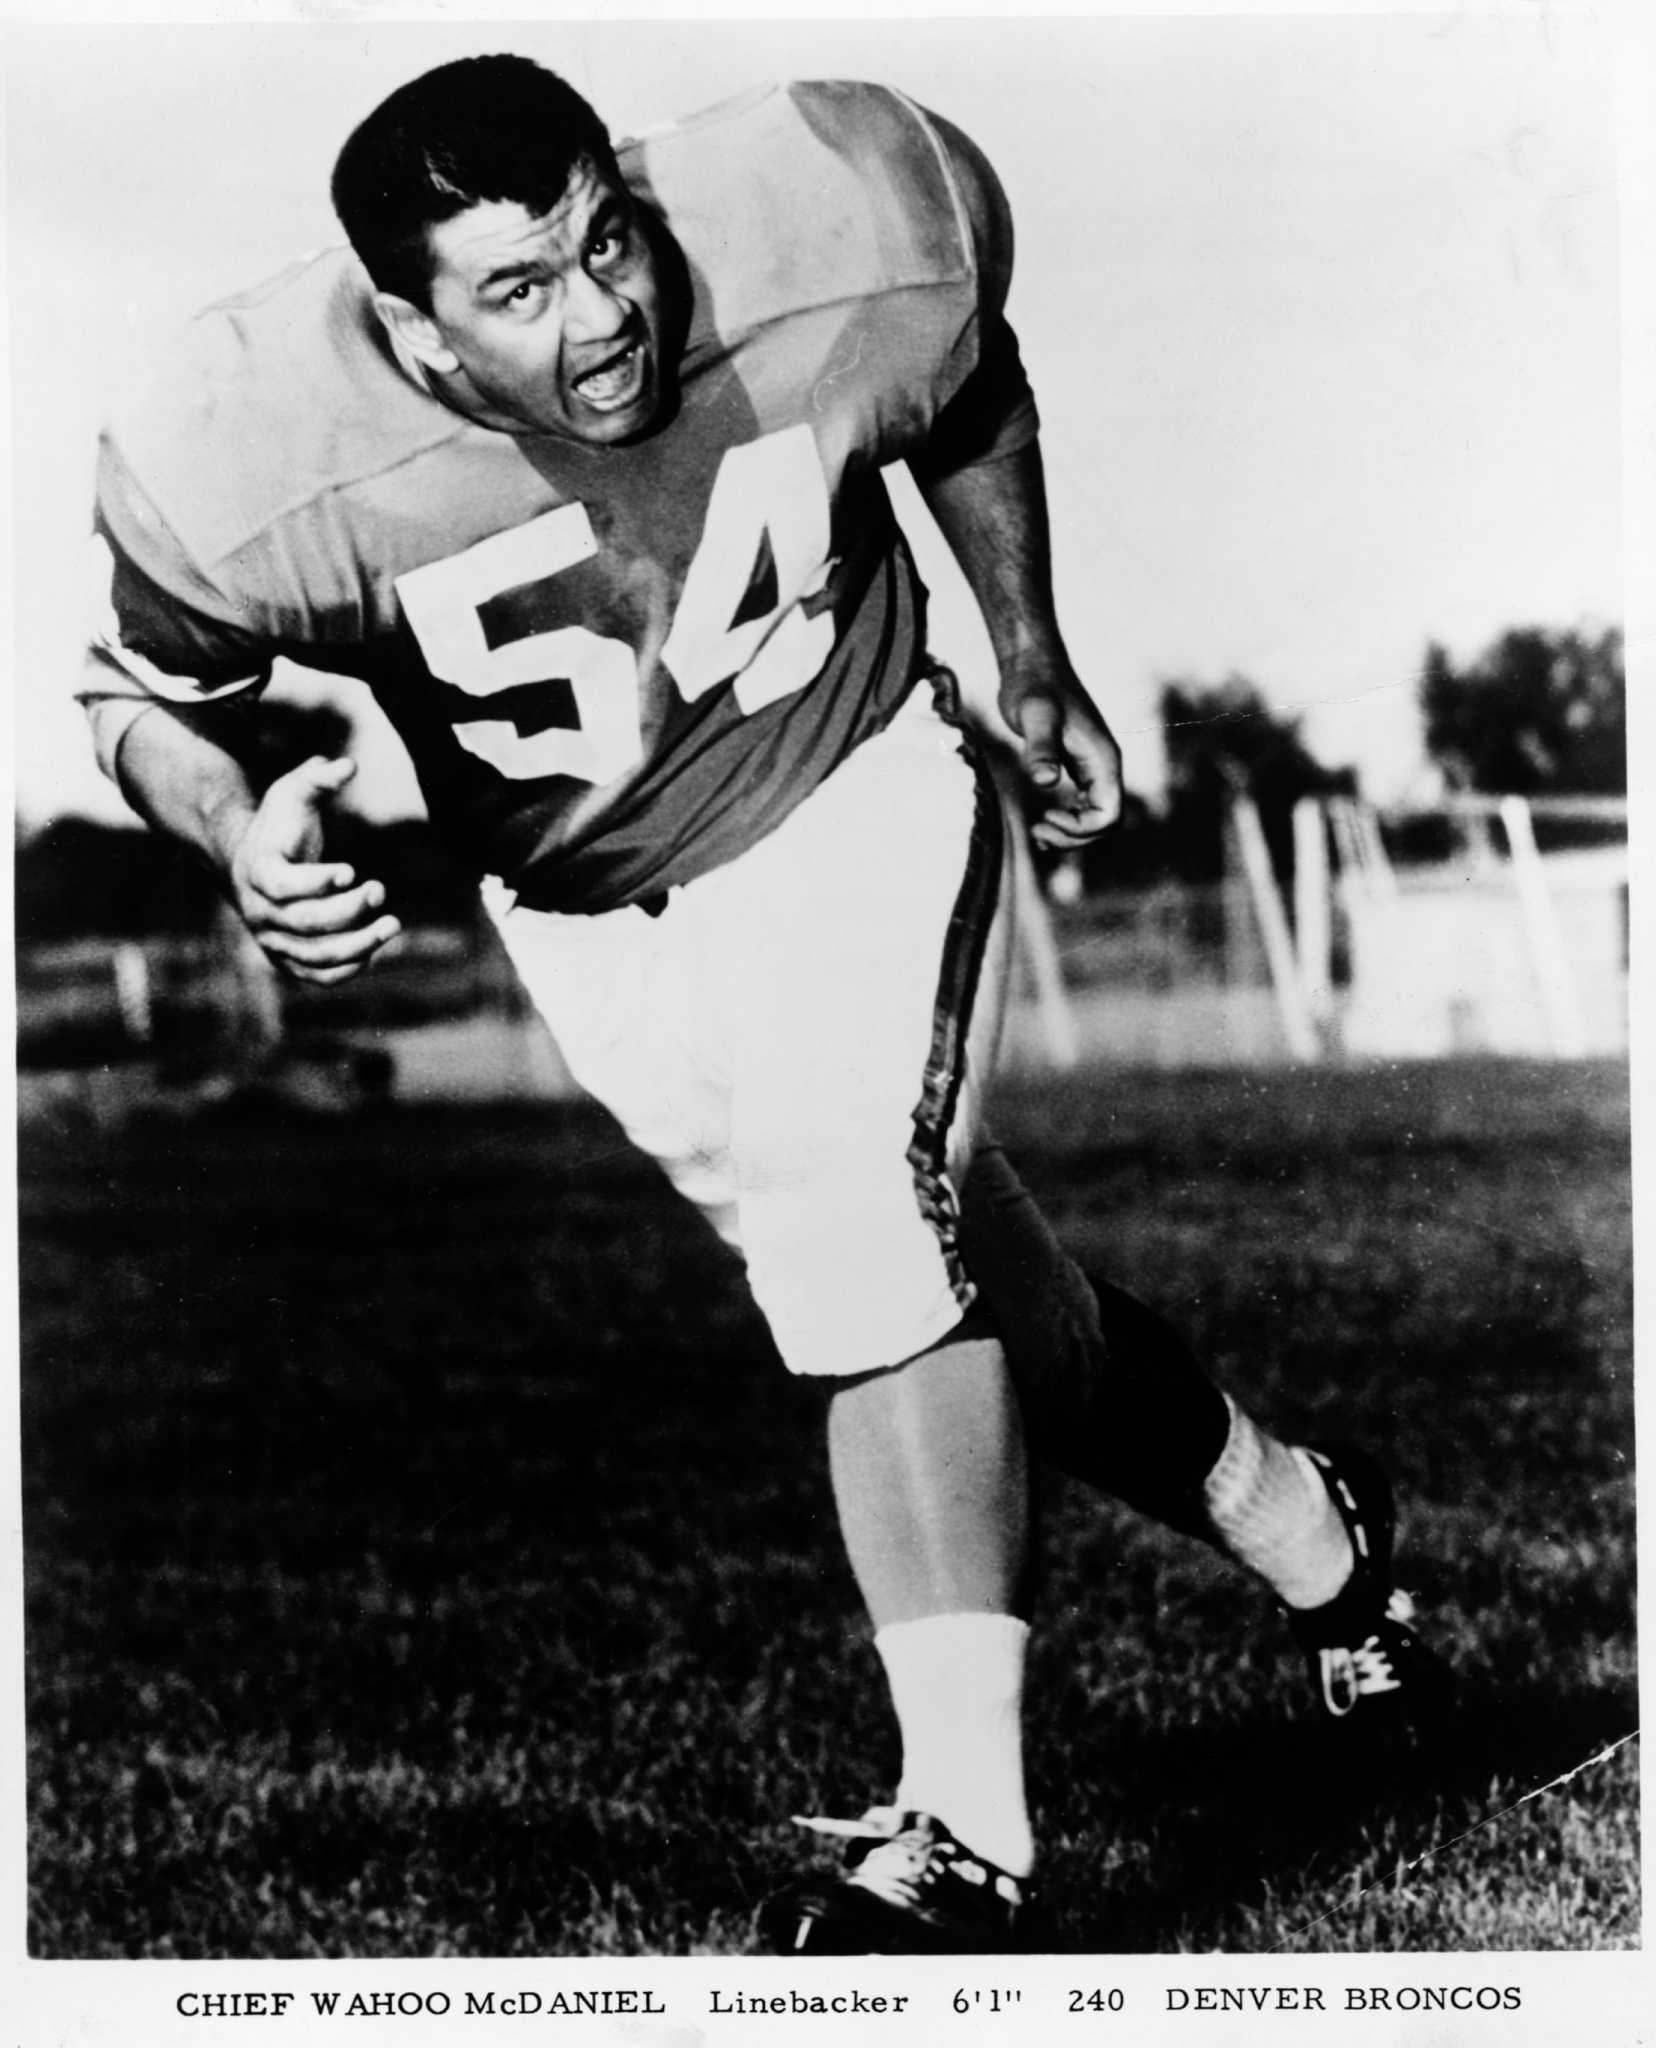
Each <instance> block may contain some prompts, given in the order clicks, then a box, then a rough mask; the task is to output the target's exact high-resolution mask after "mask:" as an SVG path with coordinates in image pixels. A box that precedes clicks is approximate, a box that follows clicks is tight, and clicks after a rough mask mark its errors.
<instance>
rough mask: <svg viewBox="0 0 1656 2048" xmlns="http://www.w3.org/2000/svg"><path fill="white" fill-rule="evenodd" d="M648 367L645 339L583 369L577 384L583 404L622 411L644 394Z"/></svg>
mask: <svg viewBox="0 0 1656 2048" xmlns="http://www.w3.org/2000/svg"><path fill="white" fill-rule="evenodd" d="M646 367H647V358H646V356H645V351H644V344H643V342H642V341H641V340H640V341H631V342H628V344H627V346H626V347H625V348H624V349H622V350H621V352H620V354H619V355H613V356H610V357H609V358H608V359H607V360H606V361H605V362H602V363H600V364H598V366H597V367H596V368H595V369H591V370H583V371H582V372H581V374H580V376H578V377H577V378H575V380H574V384H573V388H574V391H575V394H576V396H577V397H578V398H579V399H580V400H581V402H582V404H583V405H589V406H591V407H592V409H593V410H594V411H595V412H620V411H622V410H623V409H624V408H625V407H627V406H629V405H631V404H632V403H633V402H634V401H635V400H636V399H637V398H639V397H640V396H641V395H642V393H643V390H644V375H645V370H646Z"/></svg>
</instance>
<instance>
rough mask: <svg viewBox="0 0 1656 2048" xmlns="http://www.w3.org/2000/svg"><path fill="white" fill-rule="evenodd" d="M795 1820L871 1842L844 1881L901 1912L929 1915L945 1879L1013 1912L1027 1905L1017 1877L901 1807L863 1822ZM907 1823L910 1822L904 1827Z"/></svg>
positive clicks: (877, 1810)
mask: <svg viewBox="0 0 1656 2048" xmlns="http://www.w3.org/2000/svg"><path fill="white" fill-rule="evenodd" d="M794 1820H795V1821H796V1822H797V1823H798V1825H799V1826H800V1827H804V1828H810V1829H812V1830H813V1831H814V1832H815V1833H817V1834H819V1835H837V1836H840V1837H841V1838H842V1839H844V1840H847V1841H851V1842H863V1843H867V1844H869V1847H868V1848H867V1849H866V1850H865V1851H864V1853H863V1854H862V1855H861V1856H860V1858H859V1859H858V1861H857V1863H856V1865H855V1867H854V1868H853V1869H852V1870H850V1871H848V1872H847V1873H846V1877H845V1880H844V1881H845V1883H846V1884H848V1885H854V1886H856V1887H857V1888H858V1889H859V1890H861V1891H865V1892H868V1893H870V1894H871V1895H872V1896H873V1897H874V1898H877V1899H879V1900H881V1901H882V1902H883V1903H884V1904H886V1905H888V1906H895V1907H896V1908H897V1909H898V1911H899V1912H908V1913H918V1914H920V1915H922V1916H929V1907H928V1899H929V1898H930V1895H931V1894H932V1893H934V1892H935V1891H936V1890H937V1888H938V1886H939V1884H940V1883H941V1882H942V1880H943V1879H944V1877H945V1876H952V1877H956V1878H959V1879H961V1880H962V1881H963V1882H964V1883H966V1884H969V1885H972V1886H974V1887H976V1888H978V1889H980V1890H985V1889H987V1890H993V1892H994V1893H995V1895H996V1896H997V1897H998V1898H1000V1899H1001V1900H1003V1901H1004V1902H1005V1903H1006V1904H1007V1905H1009V1906H1012V1907H1014V1908H1016V1907H1017V1906H1019V1905H1020V1904H1021V1903H1022V1899H1023V1893H1022V1890H1021V1888H1020V1887H1019V1885H1018V1882H1017V1880H1016V1879H1015V1878H1013V1877H1009V1876H1008V1875H1007V1874H1006V1872H1005V1871H992V1870H991V1866H989V1865H988V1864H986V1863H984V1862H982V1861H981V1860H980V1859H979V1858H978V1857H976V1856H974V1855H973V1854H972V1853H971V1851H970V1850H968V1849H965V1848H962V1846H961V1845H960V1844H959V1843H958V1842H956V1841H954V1840H953V1839H952V1837H950V1836H949V1835H947V1834H938V1833H934V1832H933V1831H932V1828H931V1827H930V1826H929V1825H926V1824H921V1825H915V1824H914V1823H915V1820H916V1816H915V1815H913V1814H909V1813H905V1812H903V1811H902V1810H901V1809H900V1808H897V1807H894V1806H876V1807H871V1808H870V1809H869V1811H868V1812H867V1813H865V1814H864V1815H863V1817H862V1819H861V1820H830V1819H827V1818H824V1817H822V1816H817V1815H806V1814H799V1813H796V1814H795V1815H794ZM905 1822H907V1823H909V1824H908V1825H907V1826H905V1825H904V1823H905Z"/></svg>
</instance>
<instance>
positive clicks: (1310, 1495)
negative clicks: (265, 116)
mask: <svg viewBox="0 0 1656 2048" xmlns="http://www.w3.org/2000/svg"><path fill="white" fill-rule="evenodd" d="M960 1241H961V1251H962V1254H963V1256H964V1258H965V1260H966V1263H967V1267H968V1270H969V1271H970V1272H971V1274H972V1277H973V1279H974V1281H975V1282H976V1284H977V1286H978V1288H979V1291H980V1298H981V1300H982V1302H983V1303H984V1305H985V1307H986V1308H987V1309H988V1311H989V1312H990V1313H991V1314H992V1315H993V1316H994V1318H995V1322H996V1326H997V1327H998V1329H999V1330H1000V1332H1001V1334H1002V1337H1003V1340H1004V1342H1005V1344H1006V1349H1007V1357H1008V1362H1009V1366H1010V1371H1011V1377H1012V1380H1013V1382H1014V1384H1015V1386H1016V1389H1017V1393H1018V1398H1019V1403H1020V1406H1021V1408H1022V1411H1023V1415H1024V1421H1025V1427H1026V1429H1027V1432H1028V1438H1029V1446H1030V1449H1031V1450H1032V1451H1033V1452H1034V1453H1035V1454H1036V1455H1037V1456H1039V1457H1043V1458H1045V1459H1046V1460H1048V1462H1050V1463H1051V1464H1053V1465H1055V1466H1056V1467H1057V1468H1058V1469H1059V1470H1060V1471H1062V1472H1066V1473H1068V1474H1070V1475H1071V1476H1073V1477H1075V1478H1079V1479H1083V1480H1085V1481H1087V1482H1088V1483H1089V1484H1091V1485H1094V1486H1097V1487H1099V1488H1101V1489H1102V1490H1103V1491H1105V1492H1107V1493H1111V1494H1113V1495H1115V1496H1116V1497H1117V1498H1118V1499H1120V1500H1124V1501H1126V1502H1127V1503H1128V1504H1129V1505H1130V1506H1132V1507H1135V1508H1137V1509H1139V1510H1140V1511H1141V1512H1142V1513H1145V1514H1148V1515H1151V1516H1153V1517H1154V1518H1155V1519H1157V1520H1159V1521H1162V1522H1165V1523H1168V1524H1169V1525H1171V1526H1172V1527H1174V1528H1177V1529H1181V1530H1184V1531H1185V1532H1186V1533H1188V1534H1190V1535H1195V1536H1201V1537H1204V1538H1205V1539H1206V1540H1208V1541H1209V1542H1211V1543H1214V1544H1216V1545H1217V1546H1218V1547H1219V1548H1220V1549H1222V1550H1223V1551H1224V1552H1225V1553H1226V1554H1227V1555H1229V1556H1230V1557H1232V1558H1234V1559H1236V1560H1237V1562H1239V1563H1240V1564H1242V1565H1244V1566H1246V1567H1247V1568H1248V1569H1249V1570H1251V1571H1253V1572H1255V1573H1256V1574H1257V1575H1258V1576H1259V1577H1260V1578H1262V1579H1264V1581H1265V1582H1266V1584H1267V1585H1269V1586H1270V1587H1271V1588H1272V1590H1273V1591H1274V1592H1275V1593H1276V1595H1277V1597H1278V1598H1279V1599H1280V1600H1281V1601H1282V1603H1283V1605H1284V1606H1285V1607H1286V1608H1287V1609H1288V1610H1289V1612H1290V1615H1291V1616H1292V1618H1293V1621H1294V1626H1295V1633H1296V1635H1297V1636H1298V1637H1299V1640H1300V1642H1301V1645H1302V1647H1303V1648H1304V1650H1305V1651H1306V1653H1307V1656H1308V1658H1309V1660H1310V1662H1311V1665H1312V1668H1313V1673H1314V1676H1315V1679H1316V1682H1317V1684H1318V1686H1319V1688H1320V1691H1321V1694H1322V1698H1323V1702H1324V1704H1325V1706H1326V1707H1327V1709H1328V1711H1329V1712H1330V1713H1331V1714H1333V1715H1335V1716H1337V1717H1343V1716H1344V1715H1346V1714H1348V1713H1350V1712H1351V1711H1352V1709H1353V1708H1354V1707H1355V1706H1356V1705H1358V1704H1359V1703H1360V1702H1361V1701H1363V1700H1365V1699H1369V1700H1381V1701H1384V1702H1386V1703H1387V1704H1388V1705H1389V1704H1394V1703H1399V1702H1400V1703H1402V1704H1403V1705H1405V1706H1407V1707H1410V1708H1414V1707H1417V1706H1418V1707H1421V1708H1424V1709H1428V1710H1429V1709H1430V1708H1431V1707H1432V1706H1434V1705H1435V1704H1436V1701H1437V1699H1438V1698H1439V1697H1440V1696H1441V1684H1442V1681H1441V1678H1440V1676H1439V1675H1438V1674H1437V1673H1436V1672H1435V1671H1434V1669H1433V1667H1432V1665H1431V1662H1430V1659H1429V1658H1427V1657H1426V1655H1425V1653H1424V1652H1422V1651H1421V1650H1420V1648H1419V1646H1418V1644H1417V1643H1416V1641H1415V1639H1414V1637H1413V1634H1412V1633H1411V1631H1410V1629H1409V1627H1408V1622H1409V1620H1410V1619H1411V1612H1410V1609H1409V1604H1408V1600H1407V1596H1406V1595H1402V1594H1399V1593H1397V1592H1396V1590H1395V1589H1394V1588H1393V1586H1392V1583H1391V1540H1392V1508H1391V1496H1390V1489H1389V1487H1388V1486H1387V1485H1386V1483H1385V1480H1384V1479H1383V1477H1382V1476H1381V1475H1380V1474H1379V1473H1378V1472H1377V1471H1376V1470H1375V1468H1374V1467H1373V1466H1372V1465H1371V1464H1370V1463H1369V1461H1368V1460H1367V1459H1365V1458H1363V1457H1362V1456H1361V1454H1359V1453H1351V1452H1347V1453H1342V1454H1340V1455H1338V1456H1337V1457H1333V1458H1330V1457H1329V1456H1327V1455H1325V1454H1322V1453H1318V1452H1314V1451H1308V1450H1306V1449H1304V1448H1302V1447H1300V1446H1296V1445H1289V1444H1284V1443H1282V1442H1281V1441H1279V1440H1278V1439H1277V1438H1275V1437H1273V1436H1271V1435H1270V1434H1269V1433H1268V1432H1267V1431H1265V1430H1264V1429H1262V1428H1260V1426H1259V1425H1258V1424H1257V1423H1255V1422H1254V1421H1253V1420H1252V1418H1251V1417H1249V1416H1248V1415H1247V1414H1245V1413H1244V1412H1243V1411H1242V1409H1240V1408H1239V1407H1238V1406H1237V1404H1236V1403H1235V1402H1234V1401H1233V1400H1231V1399H1230V1397H1229V1396H1228V1395H1225V1394H1223V1393H1221V1392H1220V1390H1219V1389H1218V1388H1217V1387H1216V1386H1215V1385H1214V1383H1213V1381H1212V1380H1211V1379H1210V1378H1209V1377H1208V1375H1207V1374H1206V1373H1205V1372H1204V1371H1203V1370H1202V1368H1201V1366H1200V1365H1199V1364H1198V1363H1197V1361H1196V1359H1195V1358H1194V1356H1193V1355H1192V1354H1191V1352H1190V1350H1189V1348H1188V1347H1187V1346H1186V1345H1185V1344H1184V1342H1183V1341H1182V1339H1181V1338H1180V1337H1179V1336H1178V1335H1177V1333H1176V1332H1175V1331H1174V1330H1173V1328H1172V1326H1171V1325H1170V1324H1168V1323H1167V1322H1166V1321H1164V1320H1163V1318H1162V1317H1160V1316H1158V1315H1157V1314H1155V1312H1154V1311H1153V1310H1151V1309H1148V1308H1146V1307H1145V1306H1144V1304H1143V1303H1142V1302H1139V1301H1135V1300H1134V1299H1133V1297H1132V1296H1131V1295H1129V1294H1125V1293H1123V1292H1122V1290H1121V1289H1120V1288H1117V1287H1112V1286H1111V1285H1109V1283H1108V1282H1105V1281H1097V1282H1092V1281H1089V1280H1088V1279H1087V1277H1086V1276H1085V1275H1084V1274H1083V1273H1082V1272H1081V1270H1080V1268H1079V1267H1078V1266H1077V1265H1076V1264H1075V1262H1074V1261H1073V1260H1072V1259H1071V1258H1070V1257H1069V1256H1068V1254H1067V1253H1066V1252H1065V1251H1064V1249H1063V1247H1062V1246H1061V1245H1060V1244H1059V1242H1058V1240H1057V1238H1056V1237H1055V1236H1054V1234H1053V1232H1052V1229H1051V1227H1050V1225H1049V1224H1048V1223H1047V1221H1046V1219H1045V1217H1044V1216H1043V1215H1042V1214H1041V1212H1040V1210H1039V1208H1038V1207H1037V1206H1036V1204H1035V1202H1034V1199H1033V1198H1032V1197H1031V1196H1030V1194H1029V1192H1028V1190H1027V1189H1026V1188H1024V1186H1023V1185H1022V1183H1021V1182H1020V1181H1019V1179H1018V1177H1017V1175H1016V1174H1015V1173H1014V1172H1013V1170H1012V1168H1011V1166H1010V1165H1009V1164H1008V1162H1007V1160H1006V1158H1005V1155H1004V1154H1003V1153H1002V1152H1001V1151H1000V1149H999V1148H998V1147H997V1146H995V1145H993V1144H990V1143H987V1142H985V1143H983V1144H981V1145H980V1146H979V1148H978V1150H977V1152H976V1154H975V1155H974V1158H973V1162H972V1166H971V1170H970V1172H969V1173H968V1175H967V1177H966V1181H965V1185H964V1188H963V1191H962V1199H961V1227H960Z"/></svg>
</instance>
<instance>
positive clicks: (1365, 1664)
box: [1289, 1446, 1448, 1727]
mask: <svg viewBox="0 0 1656 2048" xmlns="http://www.w3.org/2000/svg"><path fill="white" fill-rule="evenodd" d="M1306 1456H1307V1457H1308V1458H1310V1460H1311V1461H1312V1463H1313V1464H1314V1465H1315V1466H1316V1468H1317V1472H1318V1475H1319V1476H1320V1478H1321V1479H1322V1482H1323V1484H1324V1486H1326V1487H1327V1488H1328V1494H1329V1498H1330V1499H1331V1500H1332V1501H1333V1503H1334V1506H1335V1508H1336V1509H1337V1510H1338V1512H1339V1516H1340V1520H1341V1521H1342V1522H1343V1523H1344V1524H1345V1531H1346V1535H1347V1536H1348V1537H1349V1538H1350V1540H1351V1549H1352V1555H1353V1557H1354V1558H1355V1560H1356V1563H1355V1565H1354V1567H1353V1570H1352V1574H1351V1577H1350V1579H1349V1580H1348V1581H1347V1582H1346V1584H1345V1586H1344V1587H1343V1588H1342V1589H1341V1590H1340V1592H1339V1593H1337V1594H1336V1595H1335V1597H1334V1598H1333V1599H1332V1600H1330V1601H1328V1602H1327V1604H1326V1605H1324V1606H1322V1607H1312V1608H1302V1609H1299V1610H1297V1611H1293V1612H1291V1613H1290V1615H1289V1620H1290V1623H1291V1625H1292V1627H1293V1631H1294V1634H1295V1636H1296V1637H1297V1639H1298V1641H1299V1645H1300V1648H1301V1649H1302V1650H1303V1651H1304V1652H1305V1655H1306V1658H1307V1661H1308V1662H1309V1664H1310V1667H1311V1682H1312V1684H1313V1685H1314V1686H1315V1687H1316V1689H1317V1695H1318V1698H1319V1700H1320V1702H1321V1704H1322V1707H1323V1711H1324V1713H1325V1714H1326V1715H1327V1716H1328V1717H1329V1719H1330V1720H1332V1721H1335V1722H1343V1721H1346V1720H1347V1719H1348V1718H1349V1717H1351V1716H1352V1715H1357V1716H1358V1719H1359V1721H1360V1723H1361V1724H1362V1725H1363V1726H1364V1727H1375V1726H1378V1725H1379V1724H1380V1722H1381V1721H1382V1720H1384V1721H1387V1722H1414V1721H1418V1720H1421V1719H1424V1718H1427V1717H1429V1716H1430V1715H1433V1714H1435V1713H1438V1712H1440V1711H1441V1710H1442V1708H1443V1707H1444V1706H1445V1705H1446V1704H1447V1697H1448V1674H1447V1673H1446V1672H1445V1670H1444V1668H1443V1666H1442V1665H1441V1664H1440V1663H1439V1662H1438V1660H1437V1659H1436V1658H1435V1657H1434V1656H1433V1655H1432V1654H1431V1652H1430V1651H1429V1650H1427V1649H1426V1648H1425V1647H1424V1646H1423V1645H1422V1644H1421V1642H1420V1639H1419V1638H1418V1637H1417V1636H1416V1634H1415V1632H1414V1619H1415V1608H1414V1602H1413V1601H1412V1600H1411V1599H1410V1598H1409V1596H1408V1594H1407V1593H1405V1592H1404V1591H1403V1590H1402V1588H1401V1587H1399V1586H1396V1585H1394V1584H1393V1583H1392V1545H1393V1538H1394V1536H1395V1532H1396V1527H1397V1515H1396V1510H1395V1508H1394V1506H1393V1504H1392V1490H1391V1483H1390V1481H1389V1480H1388V1479H1387V1478H1386V1475H1385V1474H1384V1473H1383V1472H1382V1471H1381V1470H1380V1467H1379V1466H1378V1465H1377V1464H1375V1462H1374V1460H1373V1459H1372V1458H1370V1457H1369V1456H1368V1455H1367V1453H1366V1452H1363V1451H1358V1450H1350V1449H1340V1450H1332V1449H1331V1450H1316V1449H1313V1448H1311V1447H1310V1446H1306Z"/></svg>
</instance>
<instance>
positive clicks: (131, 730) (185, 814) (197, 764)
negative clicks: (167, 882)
mask: <svg viewBox="0 0 1656 2048" xmlns="http://www.w3.org/2000/svg"><path fill="white" fill-rule="evenodd" d="M115 779H116V781H117V782H118V783H119V785H120V789H121V794H122V795H123V796H124V797H125V798H126V800H127V802H128V803H129V804H131V805H132V807H133V809H134V810H135V811H137V813H138V815H139V816H140V817H141V818H143V819H144V820H145V821H146V823H148V824H150V825H153V826H154V827H155V828H156V830H157V831H160V832H165V833H166V834H168V836H169V837H171V838H173V839H179V840H182V841H183V842H184V844H185V845H187V846H192V847H194V848H195V850H196V851H197V852H198V853H200V854H201V855H202V856H203V857H204V858H205V859H206V860H207V861H208V863H209V864H210V865H211V866H212V867H213V868H214V869H215V870H216V872H217V873H218V874H219V875H220V876H221V878H223V879H225V880H228V878H229V875H230V870H231V864H232V862H233V861H234V858H235V853H236V848H237V846H238V845H239V844H240V843H241V840H242V838H243V837H244V835H245V834H246V832H247V828H248V826H249V825H250V824H251V823H252V821H253V817H254V814H255V812H256V811H257V809H258V797H257V795H256V793H255V791H254V788H253V784H252V782H251V780H250V778H249V776H248V774H247V771H246V769H245V768H244V767H243V766H242V763H241V761H240V760H239V758H238V757H237V755H236V754H235V753H234V752H232V751H231V749H230V748H229V747H228V746H226V745H225V744H224V743H223V742H222V741H221V740H219V739H217V738H215V737H213V736H211V735H210V734H208V733H207V732H205V731H203V730H202V727H201V725H200V723H199V722H198V721H197V720H195V719H192V718H189V717H187V716H183V715H180V714H179V713H177V712H175V711H173V710H171V709H170V708H169V707H167V706H165V705H159V704H158V705H154V706H152V707H150V708H149V709H147V710H144V711H142V712H140V713H139V715H138V716H137V717H136V718H135V719H134V720H133V721H132V723H131V724H130V725H129V726H128V727H127V729H126V731H125V732H124V733H123V734H122V736H121V739H120V742H119V746H118V749H117V752H116V755H115Z"/></svg>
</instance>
